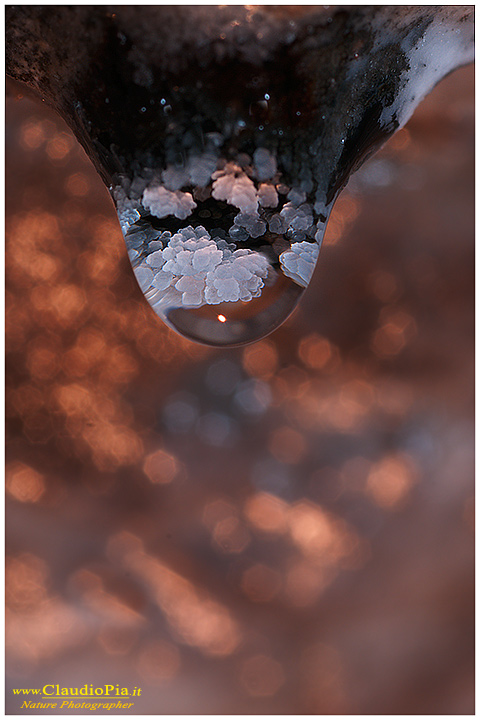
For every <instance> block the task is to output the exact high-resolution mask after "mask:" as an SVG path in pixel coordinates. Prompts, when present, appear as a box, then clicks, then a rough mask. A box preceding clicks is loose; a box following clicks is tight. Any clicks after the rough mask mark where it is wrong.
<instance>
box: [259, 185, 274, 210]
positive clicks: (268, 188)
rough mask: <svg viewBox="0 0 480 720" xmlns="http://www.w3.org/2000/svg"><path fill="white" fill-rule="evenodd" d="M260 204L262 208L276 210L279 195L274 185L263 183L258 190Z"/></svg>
mask: <svg viewBox="0 0 480 720" xmlns="http://www.w3.org/2000/svg"><path fill="white" fill-rule="evenodd" d="M257 195H258V202H259V203H260V205H261V206H262V207H269V208H274V207H277V205H278V195H277V191H276V190H275V186H274V185H268V184H267V183H262V184H261V185H260V187H259V188H258V192H257Z"/></svg>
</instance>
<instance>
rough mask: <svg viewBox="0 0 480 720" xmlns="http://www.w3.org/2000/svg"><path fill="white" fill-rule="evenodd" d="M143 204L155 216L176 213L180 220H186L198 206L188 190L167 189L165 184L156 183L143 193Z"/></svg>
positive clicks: (166, 215) (161, 216)
mask: <svg viewBox="0 0 480 720" xmlns="http://www.w3.org/2000/svg"><path fill="white" fill-rule="evenodd" d="M143 206H144V207H145V208H146V209H147V210H150V212H151V213H152V215H154V216H155V217H158V218H165V217H168V215H175V217H177V218H178V219H179V220H185V218H187V217H188V216H189V215H191V214H192V210H194V209H195V208H196V207H197V203H196V202H195V201H194V199H193V197H192V196H191V195H190V193H188V192H181V191H180V190H175V191H172V190H167V188H165V187H163V185H156V186H155V185H154V186H153V187H150V188H147V189H146V190H145V192H144V193H143Z"/></svg>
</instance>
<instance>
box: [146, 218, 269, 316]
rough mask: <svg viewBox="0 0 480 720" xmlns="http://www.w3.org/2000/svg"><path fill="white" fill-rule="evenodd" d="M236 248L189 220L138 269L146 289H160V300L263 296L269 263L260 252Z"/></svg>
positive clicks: (190, 303) (195, 303)
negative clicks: (213, 236)
mask: <svg viewBox="0 0 480 720" xmlns="http://www.w3.org/2000/svg"><path fill="white" fill-rule="evenodd" d="M234 247H235V246H234V245H230V244H229V243H227V242H226V241H225V240H217V241H215V240H213V239H212V238H211V237H210V234H209V233H208V232H207V230H205V228H204V227H201V226H200V227H197V228H195V229H194V228H193V227H192V226H190V225H189V226H188V227H186V228H183V229H182V230H180V231H179V232H178V233H176V234H175V235H173V237H171V239H170V240H169V242H168V244H167V246H166V247H165V248H164V249H159V250H154V252H152V253H150V254H149V255H147V257H146V259H145V260H143V262H142V263H141V265H139V266H138V267H137V268H136V269H135V274H136V277H137V280H138V282H139V284H140V286H141V288H142V290H143V291H144V292H147V291H148V290H150V289H153V290H154V291H155V290H156V291H160V292H159V295H158V300H156V302H158V303H160V304H163V303H169V304H171V305H172V306H175V305H176V306H178V307H180V306H186V307H199V306H201V305H204V304H207V305H217V304H218V303H221V302H237V301H239V300H242V301H244V302H248V301H249V300H251V299H252V298H253V297H258V296H259V295H260V293H261V289H262V287H263V285H264V280H265V278H266V277H267V275H268V269H269V263H268V260H267V259H266V258H265V257H264V256H263V255H262V254H260V253H258V252H253V251H251V250H247V249H240V250H234V249H233V248H234ZM152 301H154V300H153V298H152ZM154 302H155V301H154Z"/></svg>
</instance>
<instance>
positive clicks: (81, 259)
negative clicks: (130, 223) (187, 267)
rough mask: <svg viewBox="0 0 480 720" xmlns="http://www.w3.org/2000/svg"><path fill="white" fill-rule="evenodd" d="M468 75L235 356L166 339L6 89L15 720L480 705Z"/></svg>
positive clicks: (437, 100)
mask: <svg viewBox="0 0 480 720" xmlns="http://www.w3.org/2000/svg"><path fill="white" fill-rule="evenodd" d="M473 79H474V76H473V68H472V67H467V68H464V69H462V70H460V71H457V72H455V73H454V74H453V75H451V76H450V77H449V78H447V79H445V80H444V81H442V83H441V84H440V85H439V86H438V87H437V88H436V89H435V90H434V92H433V93H432V94H431V95H430V96H429V97H428V98H427V99H426V100H425V101H424V102H423V103H422V104H421V106H420V107H419V108H418V109H417V111H416V113H415V115H414V116H413V118H412V119H411V121H410V122H409V123H408V125H407V126H406V128H404V129H403V130H401V131H399V132H398V133H397V134H396V135H395V136H394V137H393V138H392V139H391V140H390V141H389V142H388V144H387V145H386V146H385V147H384V149H383V150H382V151H381V152H380V153H379V154H377V155H376V156H374V158H373V159H371V160H370V161H369V162H368V163H367V164H366V165H365V166H364V167H363V168H362V169H361V170H360V171H359V172H358V173H357V174H356V175H355V176H353V177H352V179H351V180H350V182H349V185H348V187H347V188H346V190H345V191H344V192H343V193H342V195H341V196H340V199H339V200H338V202H337V205H336V207H335V209H334V212H333V215H332V218H331V220H330V223H329V227H328V229H327V234H326V238H325V241H324V247H323V249H322V251H321V253H320V259H319V264H318V268H317V270H316V274H315V277H314V281H313V282H312V287H310V289H309V290H308V292H307V294H306V295H305V297H304V299H303V301H302V303H301V304H300V307H299V308H298V309H297V311H296V312H295V314H294V315H293V316H292V317H291V318H290V319H289V321H288V322H287V323H286V324H285V325H284V326H283V327H282V328H281V329H280V330H278V331H277V332H275V333H274V334H273V335H271V336H270V337H268V338H267V339H265V340H262V341H261V342H257V343H256V344H254V345H251V346H247V347H244V348H243V349H242V348H240V349H233V350H228V351H227V350H216V349H213V348H206V347H202V346H199V345H195V344H192V343H190V342H188V341H187V340H183V339H182V338H180V337H178V336H177V335H175V334H174V333H173V332H172V331H170V330H168V329H167V328H166V327H164V326H163V325H162V324H161V322H160V321H159V320H158V319H157V317H156V316H155V314H154V313H153V311H152V310H151V309H150V307H149V306H148V304H147V302H146V301H145V300H144V299H143V296H142V294H141V292H140V290H139V289H138V287H137V285H136V282H135V280H134V276H133V272H132V270H131V268H130V266H129V263H128V259H127V255H126V250H125V245H124V241H123V238H122V235H121V231H120V228H119V225H118V221H117V218H116V214H115V210H114V207H113V204H112V202H111V200H110V197H109V195H108V192H107V190H106V189H105V187H104V186H103V184H102V182H101V181H100V179H99V177H98V176H97V175H96V173H95V171H94V169H93V167H92V166H91V164H90V162H89V160H88V159H87V157H86V156H85V154H84V152H83V150H82V149H81V147H80V146H79V145H78V143H77V142H76V140H75V139H74V138H73V136H72V135H71V133H70V132H69V130H68V129H67V127H66V126H65V124H64V123H63V121H62V120H61V119H60V118H59V117H58V116H56V115H55V114H54V113H53V112H52V111H50V110H49V108H48V107H46V106H45V104H44V103H42V102H40V101H33V100H32V99H31V98H28V97H26V96H24V95H23V93H22V90H21V89H19V86H17V85H12V86H11V94H10V96H9V97H8V99H7V116H6V170H7V185H6V216H7V217H6V220H7V256H6V284H7V295H6V298H7V300H6V323H7V388H6V404H7V465H6V492H7V503H6V533H7V560H6V573H7V584H6V590H7V660H6V669H7V685H6V698H7V712H8V713H10V714H21V713H22V712H28V711H25V710H23V711H22V710H20V704H21V703H20V702H19V700H18V699H17V698H14V697H13V695H12V690H11V689H12V688H18V687H27V688H29V687H42V686H43V685H44V684H46V683H58V684H60V685H61V686H68V687H70V686H77V687H80V686H81V685H83V684H85V683H93V684H94V686H95V687H98V686H101V685H103V684H117V683H118V684H120V685H121V686H127V687H133V686H134V685H136V686H139V687H141V688H142V689H143V692H142V696H141V697H140V698H139V699H138V700H137V701H136V703H135V706H134V708H132V709H131V711H130V712H133V713H143V714H218V713H226V714H277V713H281V714H342V713H343V714H370V713H373V714H436V713H442V714H469V713H473V711H474V710H473V589H474V585H473V583H474V579H473V512H474V503H473V448H474V446H473V312H474V311H473V290H474V286H473V271H474V270H473V268H474V265H473V157H474V154H473V150H474V137H473V133H474V124H473V111H474V105H473ZM30 712H31V711H30ZM41 712H42V711H38V710H37V711H36V714H41ZM62 712H65V711H62ZM84 712H85V711H82V710H77V711H74V710H72V711H70V712H69V713H68V712H66V714H75V713H77V714H84ZM87 712H88V711H87ZM125 712H127V713H128V711H125Z"/></svg>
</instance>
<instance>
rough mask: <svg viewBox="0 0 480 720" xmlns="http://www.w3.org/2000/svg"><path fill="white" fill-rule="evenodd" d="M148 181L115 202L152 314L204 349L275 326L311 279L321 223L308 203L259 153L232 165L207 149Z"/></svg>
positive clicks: (236, 341) (140, 180) (269, 158)
mask: <svg viewBox="0 0 480 720" xmlns="http://www.w3.org/2000/svg"><path fill="white" fill-rule="evenodd" d="M217 168H218V169H217ZM156 177H157V180H151V176H150V179H147V178H139V177H137V178H135V180H134V181H133V182H132V183H131V184H129V183H128V181H125V182H124V185H123V189H122V190H121V191H117V192H116V197H115V201H116V204H117V210H118V213H119V218H120V223H121V225H122V229H123V232H124V235H125V241H126V245H127V250H128V255H129V258H130V261H131V263H132V266H133V269H134V273H135V276H136V279H137V282H138V284H139V285H140V287H141V289H142V291H143V293H144V295H145V297H146V298H147V300H148V302H149V303H150V305H151V306H152V308H153V309H154V311H155V312H156V313H157V314H158V315H159V316H160V317H161V318H162V319H163V320H164V322H165V323H166V324H167V325H169V326H170V327H171V328H173V329H175V330H176V331H177V332H179V333H180V334H182V335H184V336H185V337H187V338H189V339H191V340H195V341H198V342H201V343H204V344H207V345H215V346H235V345H242V344H245V343H249V342H254V341H256V340H259V339H260V338H262V337H264V336H265V335H268V334H269V333H270V332H272V331H273V330H275V329H276V328H277V327H278V326H279V325H280V324H281V323H282V322H283V321H284V320H285V319H286V318H287V317H288V316H289V315H290V314H291V312H292V311H293V310H294V308H295V307H296V305H297V303H298V301H299V299H300V297H301V295H302V293H303V292H304V290H305V288H306V287H307V286H308V284H309V282H310V279H311V277H312V275H313V271H314V268H315V264H316V260H317V257H318V253H319V249H320V244H321V240H322V236H323V231H324V227H325V224H324V223H323V222H321V221H320V220H319V216H318V213H316V212H315V209H314V205H315V198H312V197H308V196H307V195H306V193H305V192H303V191H302V190H300V189H299V188H292V187H291V186H290V187H289V186H288V185H286V183H285V182H283V183H278V180H279V178H280V179H281V177H282V175H281V173H279V172H278V169H277V166H276V159H275V157H274V155H272V154H270V152H269V151H267V150H266V149H264V148H260V149H258V150H257V151H256V152H255V153H254V155H253V158H252V157H249V156H247V157H245V156H244V155H239V156H238V161H237V162H234V161H229V162H225V160H223V161H222V160H218V159H216V158H215V157H213V156H212V155H211V154H210V155H209V154H208V153H207V154H205V155H204V156H203V157H196V158H193V159H192V158H190V159H187V162H186V165H185V166H184V167H180V168H179V167H176V166H171V167H167V168H165V169H164V170H163V171H162V172H161V173H157V174H156ZM160 178H161V179H160ZM197 183H198V184H197ZM275 183H277V185H276V184H275ZM125 188H127V189H125ZM279 188H280V189H282V190H284V191H286V192H285V193H284V194H283V195H281V194H280V193H279V192H277V191H278V189H279Z"/></svg>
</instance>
